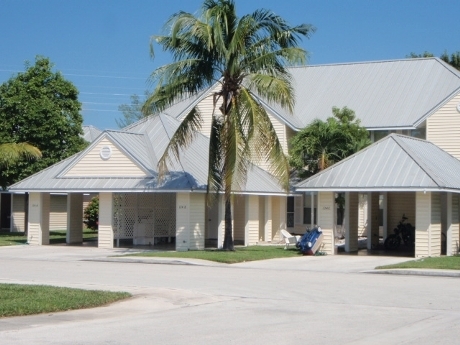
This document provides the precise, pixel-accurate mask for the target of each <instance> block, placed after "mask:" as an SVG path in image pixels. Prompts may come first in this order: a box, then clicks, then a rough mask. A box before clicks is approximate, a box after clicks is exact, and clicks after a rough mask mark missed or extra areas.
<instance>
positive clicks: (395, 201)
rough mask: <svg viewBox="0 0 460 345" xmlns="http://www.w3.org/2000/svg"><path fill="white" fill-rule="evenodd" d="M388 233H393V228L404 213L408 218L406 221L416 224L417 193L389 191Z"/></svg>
mask: <svg viewBox="0 0 460 345" xmlns="http://www.w3.org/2000/svg"><path fill="white" fill-rule="evenodd" d="M387 208H388V211H387V212H388V213H387V214H388V235H391V234H393V229H394V228H395V227H396V225H398V222H399V221H400V220H401V217H402V216H403V214H405V215H406V217H407V218H408V219H407V221H406V222H408V223H411V224H412V225H414V224H415V220H416V217H415V193H414V192H392V193H388V203H387Z"/></svg>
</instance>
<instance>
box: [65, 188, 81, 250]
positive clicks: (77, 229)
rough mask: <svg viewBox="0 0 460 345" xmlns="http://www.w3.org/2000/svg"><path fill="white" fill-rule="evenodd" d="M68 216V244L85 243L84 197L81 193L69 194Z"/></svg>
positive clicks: (67, 201)
mask: <svg viewBox="0 0 460 345" xmlns="http://www.w3.org/2000/svg"><path fill="white" fill-rule="evenodd" d="M66 198H67V200H66V205H67V207H66V215H67V226H66V228H67V236H66V242H67V243H81V242H82V241H83V222H82V219H83V209H82V207H81V206H82V204H83V195H82V194H79V193H69V194H68V195H67V196H66Z"/></svg>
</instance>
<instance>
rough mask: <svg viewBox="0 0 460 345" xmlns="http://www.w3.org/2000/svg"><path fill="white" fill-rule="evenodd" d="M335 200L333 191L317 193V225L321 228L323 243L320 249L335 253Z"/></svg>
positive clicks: (330, 253)
mask: <svg viewBox="0 0 460 345" xmlns="http://www.w3.org/2000/svg"><path fill="white" fill-rule="evenodd" d="M334 211H335V201H334V193H333V192H319V193H318V225H319V226H320V227H321V229H322V230H323V236H324V238H323V245H322V246H321V247H320V251H323V252H326V253H327V254H329V255H332V254H335V239H334V220H335V217H334Z"/></svg>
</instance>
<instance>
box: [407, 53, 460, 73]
mask: <svg viewBox="0 0 460 345" xmlns="http://www.w3.org/2000/svg"><path fill="white" fill-rule="evenodd" d="M406 57H408V58H412V59H415V58H427V57H434V55H433V54H432V53H430V52H428V51H425V52H423V53H422V54H416V53H410V54H409V55H407V56H406ZM439 58H440V59H441V60H443V61H444V62H446V63H448V64H449V65H451V66H452V67H454V68H456V69H458V70H459V71H460V51H458V52H455V53H452V54H450V55H449V54H448V53H447V51H445V52H444V53H442V54H441V56H440V57H439Z"/></svg>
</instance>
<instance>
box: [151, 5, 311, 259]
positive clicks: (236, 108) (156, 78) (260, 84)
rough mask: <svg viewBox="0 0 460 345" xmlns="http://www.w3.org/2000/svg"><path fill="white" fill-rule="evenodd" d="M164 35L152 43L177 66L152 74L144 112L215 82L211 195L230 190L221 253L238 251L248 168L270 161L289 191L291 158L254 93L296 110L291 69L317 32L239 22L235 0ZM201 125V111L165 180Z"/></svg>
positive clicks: (173, 21) (259, 18)
mask: <svg viewBox="0 0 460 345" xmlns="http://www.w3.org/2000/svg"><path fill="white" fill-rule="evenodd" d="M165 31H166V34H165V35H162V36H155V37H154V39H153V40H154V41H153V42H156V43H158V44H159V45H160V46H162V47H163V50H165V51H169V52H171V53H172V56H173V59H174V62H172V63H170V64H167V65H165V66H162V67H159V68H158V69H156V70H155V71H154V72H153V73H152V75H151V80H152V83H154V84H156V88H155V90H154V92H153V93H152V95H151V96H150V97H149V98H148V100H147V102H146V104H145V105H144V110H145V109H148V110H149V111H151V112H153V113H157V112H159V111H161V110H163V109H165V108H166V107H168V106H171V105H172V104H174V103H175V102H176V101H177V100H180V99H182V98H183V97H185V96H189V95H194V94H196V93H198V92H199V91H200V90H203V89H205V88H208V87H211V86H212V85H215V84H216V83H217V85H218V90H217V91H215V92H214V112H213V118H212V126H211V132H210V136H209V137H210V140H209V167H208V192H209V193H208V195H216V194H215V193H214V192H216V193H217V192H219V191H223V192H224V199H225V236H224V244H223V248H224V249H226V250H233V236H232V213H231V212H232V211H231V191H232V189H233V188H234V187H238V186H242V184H243V183H244V182H245V179H246V174H247V170H248V168H249V164H250V162H251V161H252V162H256V161H260V160H262V159H263V160H266V161H267V162H269V163H270V166H271V172H272V173H273V175H274V176H276V177H277V178H278V179H279V181H280V183H281V184H282V186H283V187H285V188H288V182H289V181H288V178H289V176H288V175H289V171H288V163H287V159H286V157H285V155H284V153H283V150H282V147H281V145H280V142H279V140H278V137H277V135H276V132H275V130H274V128H273V126H272V123H271V122H270V119H269V117H268V115H267V112H266V110H265V108H264V107H263V106H262V105H261V104H260V103H259V102H258V101H257V98H256V97H255V96H254V94H255V93H257V94H258V95H259V96H261V97H262V98H264V99H265V100H267V101H269V102H275V103H279V104H280V105H281V106H282V107H283V108H285V109H287V110H289V111H292V109H293V105H294V96H293V88H292V85H291V76H290V73H289V72H288V70H287V69H286V66H288V65H295V64H303V63H305V60H306V52H305V51H304V50H303V49H301V48H300V47H298V42H299V40H300V39H301V38H302V36H304V37H308V36H309V35H310V33H311V32H312V31H313V28H312V27H311V26H310V25H306V24H302V25H299V26H291V25H289V24H288V23H287V22H286V21H285V20H284V19H283V18H281V17H279V16H277V15H276V14H274V13H272V12H271V11H269V10H265V9H260V10H257V11H255V12H254V13H252V14H249V15H244V16H242V17H238V16H237V14H236V8H235V3H234V1H233V0H205V1H204V2H203V5H202V10H201V15H200V16H199V17H195V16H194V15H192V14H190V13H185V12H179V13H176V14H174V15H173V16H172V17H171V18H170V19H169V21H168V22H167V23H166V26H165ZM153 42H152V43H153ZM151 47H152V49H151V52H152V56H153V53H154V50H153V45H151ZM201 124H202V115H201V114H200V112H199V110H198V109H197V108H194V109H192V110H190V112H189V113H188V114H187V115H186V116H185V118H184V120H183V121H182V122H181V124H180V125H179V128H178V129H177V131H176V133H175V134H174V135H173V137H172V138H171V141H170V143H169V145H168V147H167V149H166V151H165V153H164V155H163V156H162V157H161V159H160V162H159V171H160V174H161V175H162V174H164V173H165V172H166V171H167V165H166V163H167V161H168V160H171V159H172V155H174V156H175V157H176V159H178V158H179V154H178V152H179V149H180V148H182V147H186V146H188V145H189V144H190V143H191V141H192V140H193V139H194V136H195V135H196V133H197V132H196V130H198V129H200V127H201Z"/></svg>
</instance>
